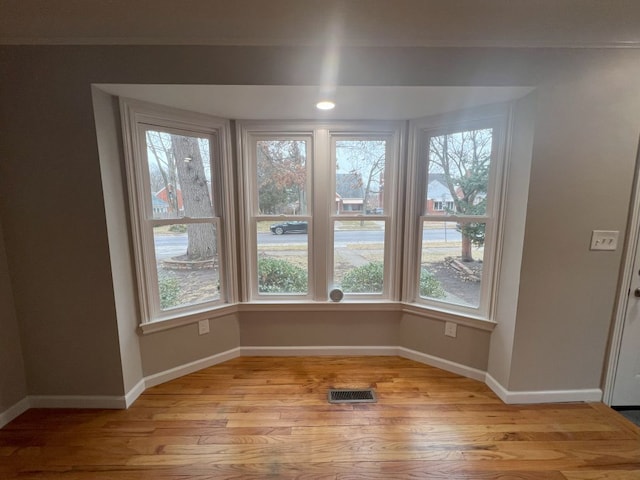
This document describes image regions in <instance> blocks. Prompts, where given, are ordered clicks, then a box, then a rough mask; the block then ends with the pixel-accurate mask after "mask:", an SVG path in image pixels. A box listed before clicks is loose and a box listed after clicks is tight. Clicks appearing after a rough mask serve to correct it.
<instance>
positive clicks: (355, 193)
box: [336, 173, 364, 198]
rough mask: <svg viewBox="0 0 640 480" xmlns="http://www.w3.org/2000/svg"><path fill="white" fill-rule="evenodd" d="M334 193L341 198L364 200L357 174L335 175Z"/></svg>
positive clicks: (360, 178)
mask: <svg viewBox="0 0 640 480" xmlns="http://www.w3.org/2000/svg"><path fill="white" fill-rule="evenodd" d="M336 193H337V194H338V195H340V197H342V198H364V188H363V185H362V177H361V176H360V174H359V173H336Z"/></svg>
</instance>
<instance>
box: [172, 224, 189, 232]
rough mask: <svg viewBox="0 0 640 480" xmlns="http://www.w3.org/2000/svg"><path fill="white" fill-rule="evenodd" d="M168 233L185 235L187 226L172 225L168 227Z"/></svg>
mask: <svg viewBox="0 0 640 480" xmlns="http://www.w3.org/2000/svg"><path fill="white" fill-rule="evenodd" d="M169 231H170V232H174V233H187V226H186V225H183V224H181V223H180V224H174V225H171V226H170V227H169Z"/></svg>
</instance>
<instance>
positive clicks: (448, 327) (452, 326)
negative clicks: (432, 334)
mask: <svg viewBox="0 0 640 480" xmlns="http://www.w3.org/2000/svg"><path fill="white" fill-rule="evenodd" d="M457 330H458V324H457V323H453V322H445V324H444V334H445V335H446V336H447V337H454V338H455V336H456V333H457Z"/></svg>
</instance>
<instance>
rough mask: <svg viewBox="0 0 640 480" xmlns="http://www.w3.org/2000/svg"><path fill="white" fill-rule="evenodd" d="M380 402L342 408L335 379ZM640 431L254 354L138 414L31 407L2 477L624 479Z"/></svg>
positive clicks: (167, 393) (633, 470) (418, 371)
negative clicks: (331, 392)
mask: <svg viewBox="0 0 640 480" xmlns="http://www.w3.org/2000/svg"><path fill="white" fill-rule="evenodd" d="M341 386H348V387H360V386H367V387H369V386H372V387H374V388H375V389H376V392H377V395H378V403H375V404H342V405H333V404H329V403H328V402H327V397H326V392H327V389H328V388H330V387H341ZM639 474H640V431H639V430H638V429H637V428H635V427H634V426H633V425H631V424H630V422H628V421H627V420H625V419H624V418H623V417H622V416H620V415H619V414H617V413H616V412H613V411H612V410H611V409H609V408H608V407H606V406H604V405H602V404H599V403H594V404H588V403H573V404H549V405H505V404H504V403H502V402H501V401H500V400H499V399H498V398H497V397H496V395H495V394H494V393H493V392H492V391H491V390H490V389H489V388H488V387H487V386H486V385H484V384H483V383H481V382H477V381H474V380H470V379H468V378H464V377H460V376H458V375H455V374H452V373H449V372H444V371H442V370H438V369H436V368H433V367H429V366H425V365H422V364H419V363H416V362H413V361H410V360H407V359H403V358H399V357H337V356H336V357H241V358H236V359H233V360H230V361H228V362H225V363H222V364H219V365H216V366H213V367H209V368H206V369H203V370H201V371H199V372H196V373H194V374H191V375H187V376H184V377H182V378H179V379H176V380H174V381H171V382H167V383H165V384H162V385H158V386H156V387H153V388H151V389H149V390H147V391H146V392H145V393H144V394H143V395H142V396H141V397H140V398H139V399H138V400H137V401H136V402H135V404H134V405H133V406H131V407H130V408H129V409H128V410H122V411H114V410H38V409H34V410H29V411H28V412H25V413H24V414H23V415H21V416H20V417H19V418H18V419H16V420H14V421H13V422H11V423H10V424H9V425H7V426H6V427H5V428H4V429H2V430H0V478H2V479H3V480H4V479H11V480H13V479H64V480H88V479H91V480H106V479H109V480H113V479H115V480H133V479H136V480H150V479H153V480H187V479H189V480H193V479H196V480H197V479H202V480H204V479H207V480H211V479H234V478H236V479H252V478H255V479H265V478H274V479H302V480H305V479H334V480H337V479H342V480H344V479H374V480H375V479H385V480H393V479H446V480H471V479H477V480H531V479H538V480H577V479H583V478H584V479H587V480H600V479H603V480H607V479H609V480H620V479H627V478H628V479H637V478H639V476H638V475H639Z"/></svg>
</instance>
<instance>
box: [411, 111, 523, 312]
mask: <svg viewBox="0 0 640 480" xmlns="http://www.w3.org/2000/svg"><path fill="white" fill-rule="evenodd" d="M510 117H511V111H510V106H509V104H497V105H491V106H487V107H479V108H475V109H468V110H464V111H460V112H454V113H449V114H443V115H436V116H433V117H426V118H421V119H416V120H412V121H410V124H409V145H410V147H409V148H410V151H409V155H408V165H407V169H408V170H407V179H415V180H414V181H409V180H407V189H406V205H407V209H406V213H405V229H404V230H405V235H406V237H405V243H404V246H405V250H406V252H407V254H406V256H405V259H404V264H403V267H404V268H403V299H402V301H403V302H404V303H406V304H408V305H410V306H411V307H412V308H418V309H425V310H428V311H432V312H434V313H435V315H436V316H440V317H442V318H445V319H449V318H450V319H456V318H459V317H464V318H469V319H473V320H482V321H486V322H494V321H495V319H494V316H495V304H496V298H497V285H498V280H499V271H500V261H501V251H502V235H503V233H502V231H503V217H504V202H505V196H506V180H507V171H508V159H507V155H506V152H507V148H508V145H507V142H508V139H509V135H510V132H509V125H510ZM485 128H491V129H492V130H493V133H492V160H491V167H490V173H489V184H488V187H487V192H488V193H487V197H488V198H489V201H488V202H487V209H486V212H485V214H484V215H479V216H471V215H457V214H447V213H446V210H443V211H442V212H444V214H443V213H440V211H439V212H438V213H436V214H428V213H427V212H425V211H424V199H425V198H426V193H427V191H426V189H427V172H428V159H427V158H426V156H427V152H428V147H429V140H430V138H432V137H436V136H440V135H445V134H451V133H456V132H462V131H468V130H478V129H485ZM489 192H490V193H489ZM447 220H449V221H459V220H479V221H480V222H484V223H486V227H485V242H484V255H483V272H482V278H481V287H480V288H481V294H480V302H479V306H478V307H477V308H474V307H470V306H465V305H460V304H454V303H448V302H443V301H439V300H437V299H429V298H423V297H421V296H420V292H419V290H420V281H419V276H420V265H421V256H422V228H423V227H422V225H423V222H424V221H447Z"/></svg>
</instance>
